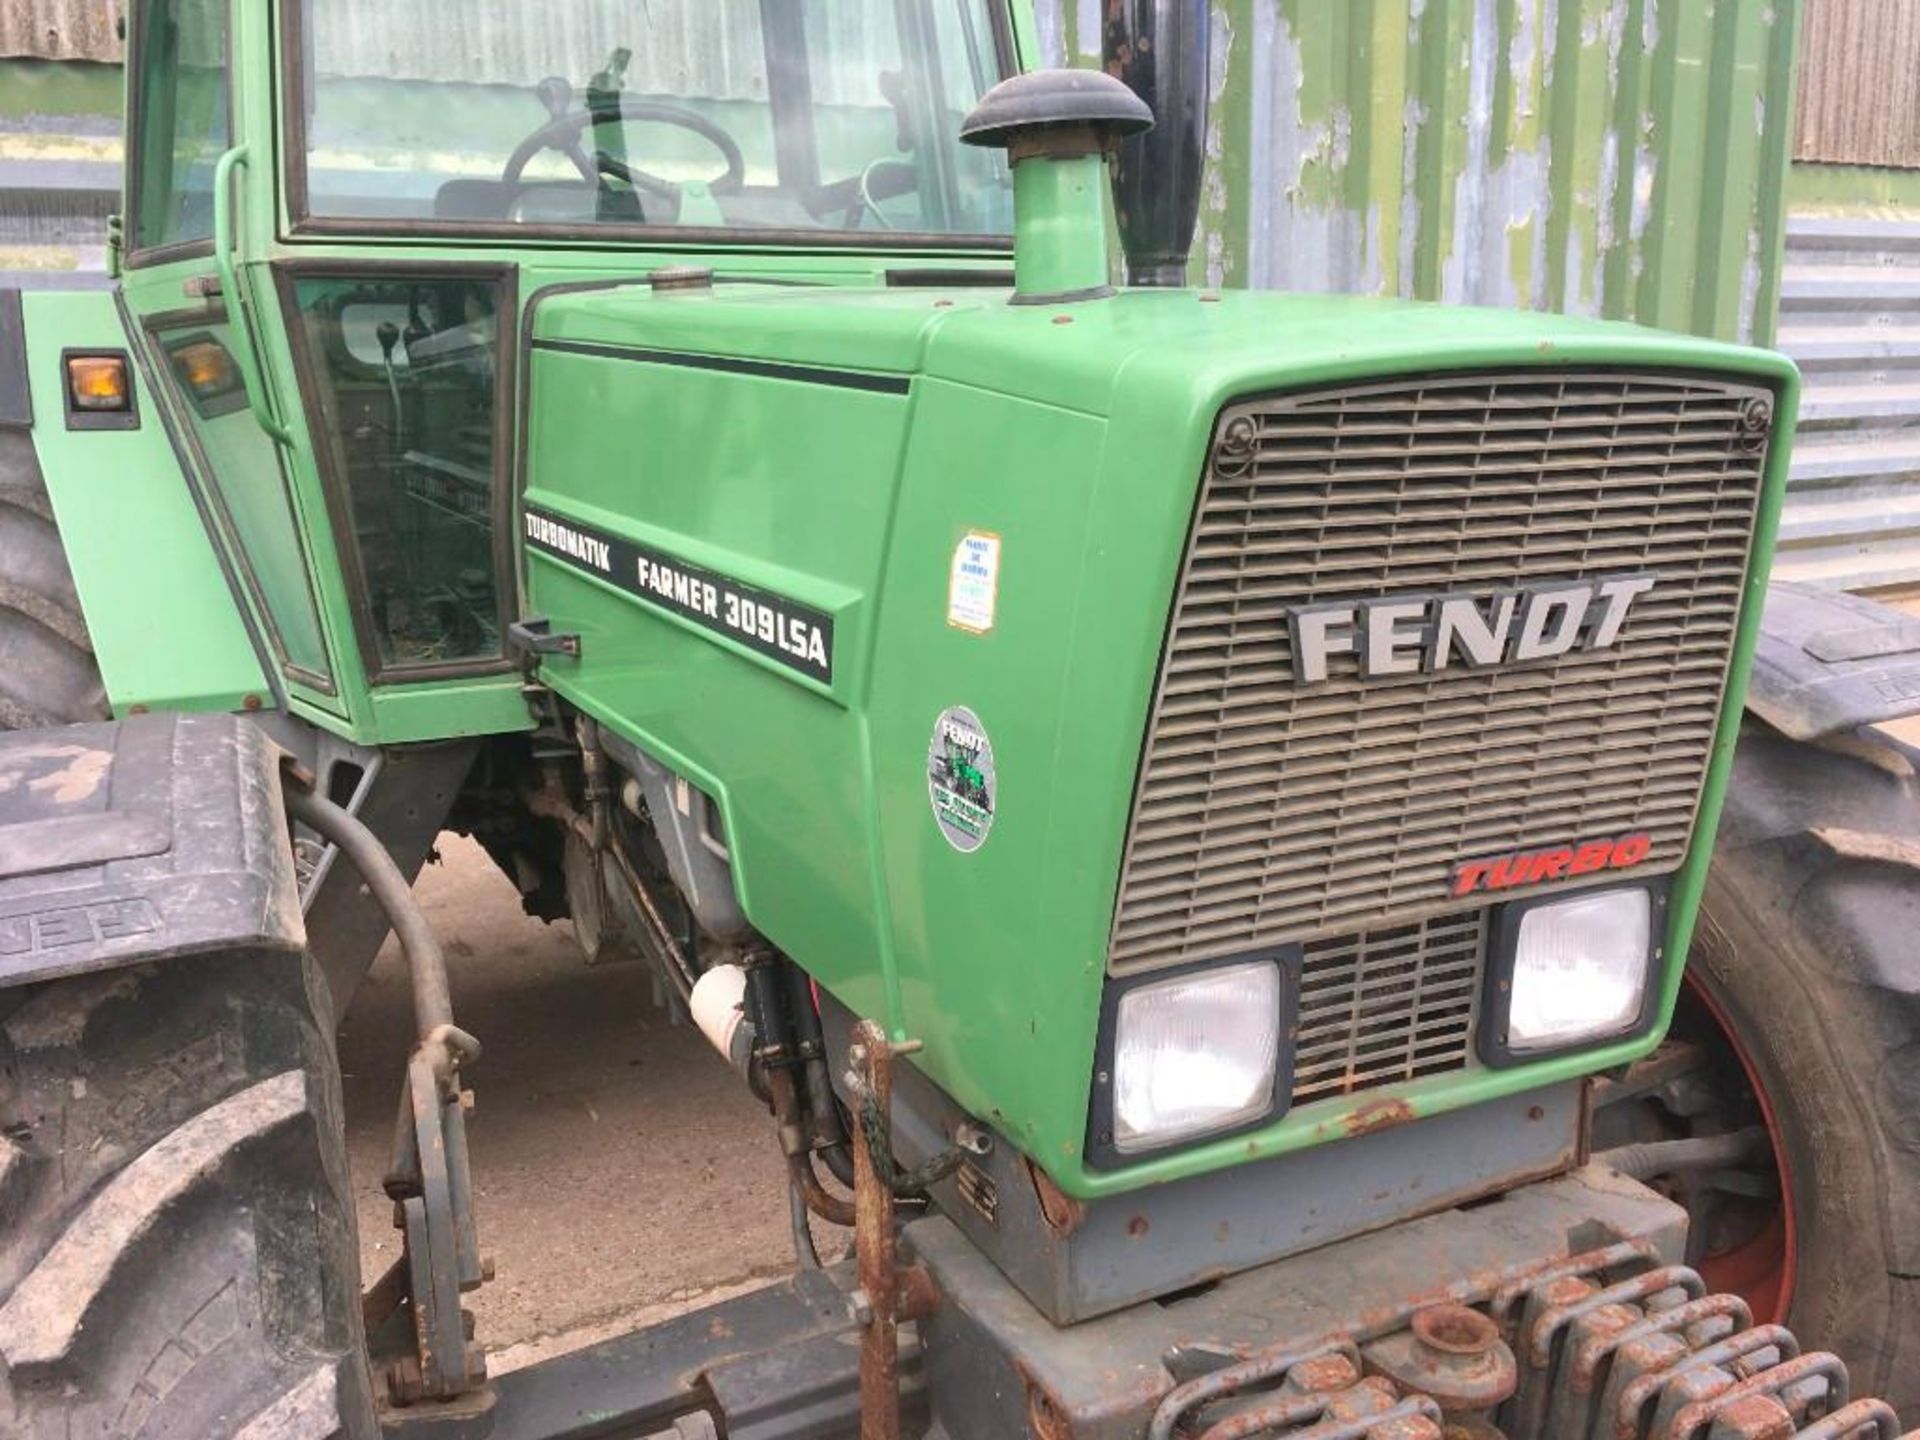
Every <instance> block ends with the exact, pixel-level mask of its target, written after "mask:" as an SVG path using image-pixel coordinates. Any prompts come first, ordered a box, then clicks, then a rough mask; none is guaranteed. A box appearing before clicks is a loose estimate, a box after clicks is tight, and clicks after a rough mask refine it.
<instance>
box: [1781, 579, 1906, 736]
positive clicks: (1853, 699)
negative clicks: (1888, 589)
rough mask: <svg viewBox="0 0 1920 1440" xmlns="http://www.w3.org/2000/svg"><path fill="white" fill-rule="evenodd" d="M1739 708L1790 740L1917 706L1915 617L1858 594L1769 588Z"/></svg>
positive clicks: (1871, 722) (1889, 717)
mask: <svg viewBox="0 0 1920 1440" xmlns="http://www.w3.org/2000/svg"><path fill="white" fill-rule="evenodd" d="M1747 709H1748V710H1750V711H1752V712H1753V713H1754V714H1755V715H1757V716H1759V717H1760V718H1761V719H1762V720H1764V721H1766V722H1767V724H1769V725H1771V726H1772V727H1773V728H1774V729H1775V730H1778V731H1779V732H1780V733H1781V734H1782V735H1786V736H1789V737H1791V738H1792V739H1795V740H1817V739H1820V738H1821V737H1823V736H1828V735H1839V734H1844V733H1846V732H1849V731H1852V730H1857V729H1858V728H1859V727H1861V726H1862V725H1875V724H1879V723H1880V722H1882V721H1885V720H1892V719H1897V718H1899V717H1900V716H1903V715H1911V714H1914V713H1915V712H1916V711H1920V618H1915V617H1914V616H1910V615H1908V614H1906V613H1905V612H1904V611H1901V610H1895V609H1893V608H1891V607H1890V606H1886V605H1881V604H1878V603H1877V602H1875V601H1872V600H1867V599H1864V598H1862V597H1861V596H1858V595H1846V594H1841V593H1839V592H1836V591H1830V590H1816V589H1814V588H1813V587H1811V586H1809V585H1800V584H1790V583H1781V584H1776V585H1774V586H1772V587H1771V588H1770V589H1769V590H1768V591H1767V607H1766V610H1765V612H1764V613H1763V614H1762V616H1761V620H1760V639H1759V643H1758V645H1757V646H1756V647H1755V650H1754V657H1753V675H1752V678H1751V680H1750V681H1749V682H1748V689H1747Z"/></svg>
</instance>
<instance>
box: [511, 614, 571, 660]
mask: <svg viewBox="0 0 1920 1440" xmlns="http://www.w3.org/2000/svg"><path fill="white" fill-rule="evenodd" d="M507 646H508V648H509V649H512V650H517V651H519V652H520V653H521V654H522V655H525V656H527V657H529V658H532V657H535V656H539V655H565V656H568V657H569V658H571V659H574V660H578V659H579V658H580V637H579V636H578V635H575V634H560V635H556V634H554V633H553V622H552V621H551V620H549V619H548V618H547V617H546V616H544V615H529V616H527V617H526V618H525V619H523V620H515V621H514V622H513V623H512V624H510V625H509V626H507Z"/></svg>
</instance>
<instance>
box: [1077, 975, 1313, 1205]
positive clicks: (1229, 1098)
mask: <svg viewBox="0 0 1920 1440" xmlns="http://www.w3.org/2000/svg"><path fill="white" fill-rule="evenodd" d="M1299 1005H1300V947H1299V946H1297V945H1290V946H1283V947H1280V948H1277V949H1274V950H1269V951H1263V952H1261V953H1260V954H1258V955H1253V956H1240V957H1236V958H1234V959H1231V960H1218V961H1214V960H1209V961H1204V962H1201V963H1200V964H1196V965H1183V966H1180V967H1178V968H1176V969H1171V970H1154V971H1149V972H1148V973H1146V974H1142V975H1129V976H1125V977H1123V978H1116V979H1111V980H1109V981H1108V982H1107V988H1106V993H1105V994H1104V995H1103V996H1102V998H1101V1004H1100V1033H1099V1041H1098V1045H1097V1048H1096V1049H1095V1052H1094V1076H1093V1100H1092V1104H1091V1106H1090V1112H1091V1113H1090V1114H1089V1116H1088V1125H1087V1160H1088V1162H1089V1163H1090V1164H1091V1165H1093V1166H1094V1167H1095V1168H1098V1169H1103V1170H1110V1169H1114V1168H1117V1167H1119V1166H1122V1165H1126V1164H1129V1163H1131V1162H1134V1161H1138V1160H1141V1159H1144V1158H1146V1157H1147V1156H1150V1155H1157V1154H1161V1153H1163V1152H1165V1151H1168V1150H1172V1149H1178V1148H1181V1147H1183V1146H1186V1145H1191V1144H1197V1143H1199V1142H1201V1141H1206V1140H1218V1139H1220V1138H1222V1137H1223V1136H1227V1135H1236V1134H1239V1133H1240V1132H1242V1131H1245V1130H1251V1129H1253V1128H1255V1127H1257V1126H1260V1125H1265V1124H1267V1123H1268V1122H1270V1121H1272V1120H1274V1119H1276V1118H1278V1117H1279V1116H1280V1115H1282V1114H1284V1113H1285V1112H1286V1109H1287V1104H1288V1099H1289V1097H1290V1095H1291V1093H1292V1089H1293V1030H1294V1028H1295V1026H1294V1018H1295V1016H1296V1015H1297V1014H1298V1013H1299Z"/></svg>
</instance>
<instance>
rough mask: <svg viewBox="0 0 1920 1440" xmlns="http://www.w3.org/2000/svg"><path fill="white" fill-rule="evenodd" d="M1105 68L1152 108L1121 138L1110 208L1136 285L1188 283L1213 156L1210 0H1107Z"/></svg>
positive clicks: (1104, 44)
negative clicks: (1147, 119)
mask: <svg viewBox="0 0 1920 1440" xmlns="http://www.w3.org/2000/svg"><path fill="white" fill-rule="evenodd" d="M1106 11H1107V23H1106V30H1105V32H1104V34H1103V36H1102V47H1101V48H1102V54H1103V56H1104V59H1105V63H1106V67H1107V73H1108V74H1109V75H1112V76H1115V77H1116V78H1118V79H1120V80H1123V81H1125V82H1126V84H1127V87H1128V88H1129V89H1131V90H1132V91H1133V93H1134V94H1135V95H1137V96H1139V97H1140V99H1141V100H1142V101H1144V102H1145V103H1146V104H1147V105H1148V106H1149V107H1151V109H1152V111H1153V118H1154V122H1155V123H1154V127H1153V129H1152V131H1151V132H1148V133H1144V134H1136V135H1132V136H1130V137H1128V138H1127V139H1125V140H1122V141H1121V142H1120V148H1119V154H1118V158H1117V160H1116V163H1115V166H1114V176H1113V208H1114V217H1115V219H1116V220H1117V221H1118V223H1119V229H1120V248H1121V251H1122V252H1123V253H1124V254H1125V256H1126V266H1127V283H1128V284H1129V285H1158V286H1179V285H1185V284H1186V283H1187V256H1188V254H1189V253H1190V252H1191V251H1192V249H1193V230H1194V225H1195V224H1196V223H1197V222H1198V220H1199V218H1200V175H1201V170H1202V167H1203V166H1204V164H1205V162H1206V140H1207V84H1208V77H1207V44H1208V20H1209V17H1208V11H1209V5H1208V0H1107V6H1106Z"/></svg>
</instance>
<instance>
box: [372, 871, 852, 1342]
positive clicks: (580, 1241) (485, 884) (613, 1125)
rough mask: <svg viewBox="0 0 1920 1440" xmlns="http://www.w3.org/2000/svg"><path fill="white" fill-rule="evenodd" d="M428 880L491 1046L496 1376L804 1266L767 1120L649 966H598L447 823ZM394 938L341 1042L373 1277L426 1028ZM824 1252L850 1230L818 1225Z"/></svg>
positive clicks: (429, 906)
mask: <svg viewBox="0 0 1920 1440" xmlns="http://www.w3.org/2000/svg"><path fill="white" fill-rule="evenodd" d="M440 848H441V863H439V864H437V865H429V866H428V868H427V871H426V873H425V874H424V875H422V877H421V880H420V883H419V886H418V890H419V894H420V896H421V899H422V902H423V903H424V905H425V907H426V910H427V913H428V915H429V916H430V917H431V919H432V920H433V922H434V924H435V926H436V927H437V928H438V930H439V932H440V935H441V937H442V939H443V940H444V941H445V943H446V946H447V950H448V965H449V970H450V972H451V977H452V982H453V998H454V1008H455V1013H456V1015H457V1017H458V1019H459V1022H460V1024H461V1026H462V1028H464V1029H466V1030H469V1031H471V1032H472V1033H473V1034H474V1035H475V1036H476V1037H478V1038H479V1040H480V1042H481V1044H482V1046H483V1047H484V1050H485V1053H484V1054H483V1055H482V1056H481V1058H480V1061H479V1063H477V1064H476V1065H474V1066H473V1067H472V1069H471V1071H470V1073H469V1076H468V1084H469V1085H470V1086H471V1087H472V1089H473V1090H474V1092H475V1094H476V1096H477V1105H476V1108H475V1111H474V1113H473V1115H472V1116H471V1117H470V1123H469V1134H470V1137H471V1144H472V1150H473V1168H474V1183H475V1188H476V1190H477V1193H478V1217H479V1226H480V1244H481V1252H482V1253H483V1254H485V1255H490V1256H492V1257H493V1258H494V1260H495V1263H496V1266H497V1271H498V1278H497V1279H496V1280H495V1281H494V1282H493V1283H492V1284H489V1285H487V1286H484V1287H483V1288H482V1289H481V1290H480V1291H479V1292H478V1294H477V1295H475V1296H473V1297H471V1298H470V1300H469V1304H470V1306H471V1308H472V1309H473V1311H474V1313H475V1317H476V1321H477V1325H478V1332H479V1335H480V1338H481V1339H482V1340H484V1341H485V1342H486V1344H487V1347H488V1349H489V1351H490V1352H492V1354H493V1357H494V1360H493V1363H494V1368H495V1370H496V1371H504V1370H506V1369H510V1368H512V1367H513V1366H514V1365H516V1364H525V1363H528V1362H530V1361H531V1360H534V1359H538V1358H543V1357H544V1356H546V1355H548V1354H555V1353H559V1352H560V1351H562V1350H566V1349H570V1348H573V1347H574V1346H576V1345H579V1344H585V1343H588V1342H590V1341H592V1340H594V1339H598V1338H601V1337H602V1336H604V1335H611V1334H615V1333H618V1332H619V1331H621V1330H624V1329H629V1328H633V1327H634V1326H636V1325H639V1324H644V1323H648V1322H650V1321H652V1320H655V1319H659V1318H663V1317H664V1316H666V1315H668V1314H672V1313H675V1312H677V1311H679V1310H683V1309H687V1308H690V1307H691V1306H693V1305H696V1304H699V1303H702V1302H704V1301H706V1300H709V1299H719V1298H723V1297H724V1296H725V1295H727V1294H730V1293H735V1292H737V1291H739V1290H742V1289H746V1288H751V1286H753V1285H754V1284H757V1283H763V1282H764V1281H766V1280H768V1279H771V1278H773V1277H775V1276H777V1275H780V1274H782V1273H784V1272H785V1271H786V1270H787V1269H789V1268H790V1267H791V1265H792V1257H793V1248H792V1243H791V1240H790V1238H789V1234H788V1230H787V1210H786V1189H785V1184H784V1180H783V1175H782V1167H781V1163H780V1155H779V1150H778V1147H777V1145H776V1142H775V1140H774V1135H773V1124H772V1121H771V1120H770V1119H769V1118H768V1116H767V1114H766V1111H765V1109H764V1107H762V1106H761V1105H760V1103H759V1102H758V1101H756V1100H755V1099H754V1098H753V1097H752V1096H751V1095H750V1094H749V1093H748V1092H747V1089H746V1085H745V1083H744V1082H742V1081H741V1080H740V1079H739V1078H738V1077H736V1076H735V1075H734V1073H733V1072H732V1071H731V1070H730V1069H728V1067H727V1066H726V1065H725V1063H724V1062H722V1061H721V1060H720V1058H719V1057H718V1056H717V1055H715V1054H714V1053H713V1051H712V1050H711V1048H709V1046H708V1045H707V1043H706V1041H705V1040H704V1039H703V1038H702V1037H701V1036H700V1034H699V1032H698V1031H696V1030H694V1029H693V1028H692V1027H691V1026H672V1025H669V1024H668V1022H667V1018H666V1015H665V1013H664V1012H663V1011H661V1010H657V1009H655V1008H654V1005H653V1001H652V985H651V981H650V977H649V975H648V973H647V971H646V970H645V969H644V968H642V967H640V966H638V965H626V966H608V967H602V968H600V969H591V968H589V967H588V966H587V965H586V964H585V962H584V961H582V960H581V958H580V956H579V952H578V951H577V950H576V949H575V948H574V946H573V942H572V938H571V935H570V934H569V927H568V926H567V925H566V924H565V923H564V922H563V923H561V924H557V925H544V924H542V923H541V922H539V921H537V920H533V919H530V918H528V917H527V916H526V915H524V914H523V913H521V910H520V902H519V897H518V896H517V895H516V894H515V893H514V890H513V887H512V885H511V884H510V883H509V882H508V881H507V880H506V878H505V877H504V876H503V875H501V874H500V872H499V871H498V870H497V869H495V868H494V866H493V863H492V862H491V861H490V860H488V859H487V857H486V855H485V854H484V853H482V851H481V850H480V849H479V847H478V846H476V845H473V844H472V843H470V842H468V841H465V840H461V839H458V838H457V837H454V836H446V837H443V839H442V842H441V847H440ZM411 1028H412V1027H411V1010H410V1007H409V999H408V991H407V978H406V971H405V967H404V965H403V964H402V963H401V961H400V959H399V956H398V954H397V952H396V951H395V950H394V947H393V946H392V945H391V944H389V945H388V947H387V950H386V951H385V952H383V953H382V955H381V957H380V960H379V962H378V963H377V964H376V965H375V967H374V970H373V973H372V975H371V976H370V977H369V979H368V981H367V983H366V985H365V986H364V987H363V988H362V989H361V991H360V992H359V993H358V994H357V995H356V996H355V998H354V1003H353V1007H352V1010H351V1012H350V1013H349V1014H348V1016H347V1020H346V1024H345V1025H344V1027H343V1028H342V1031H341V1036H340V1061H341V1070H342V1072H343V1074H344V1077H345V1091H346V1104H347V1127H348V1134H347V1142H348V1158H349V1163H350V1164H351V1167H352V1170H353V1180H354V1187H355V1192H356V1194H357V1195H358V1197H359V1201H360V1237H361V1247H360V1248H361V1269H362V1271H363V1273H364V1275H365V1276H366V1278H367V1280H368V1281H369V1282H371V1281H372V1279H373V1278H374V1277H375V1276H377V1275H378V1274H379V1273H380V1272H381V1271H383V1270H384V1269H385V1268H386V1267H387V1265H388V1264H389V1263H391V1261H392V1260H393V1258H394V1256H395V1255H397V1254H398V1249H399V1241H398V1236H397V1235H396V1233H395V1232H394V1230H393V1215H392V1206H391V1204H390V1203H389V1202H388V1201H387V1200H386V1199H385V1197H384V1196H383V1195H381V1193H380V1188H379V1186H380V1175H381V1173H382V1171H383V1170H384V1169H385V1167H386V1163H387V1155H388V1151H389V1148H390V1146H391V1144H392V1134H393V1121H394V1114H395V1111H396V1109H397V1106H398V1102H399V1095H400V1077H401V1073H402V1069H403V1066H404V1062H405V1057H406V1053H407V1045H408V1041H409V1039H410V1031H411ZM821 1242H822V1246H823V1249H825V1248H829V1247H830V1246H833V1245H837V1243H838V1242H837V1241H836V1240H834V1239H833V1238H832V1237H830V1236H828V1235H825V1234H822V1235H821Z"/></svg>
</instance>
